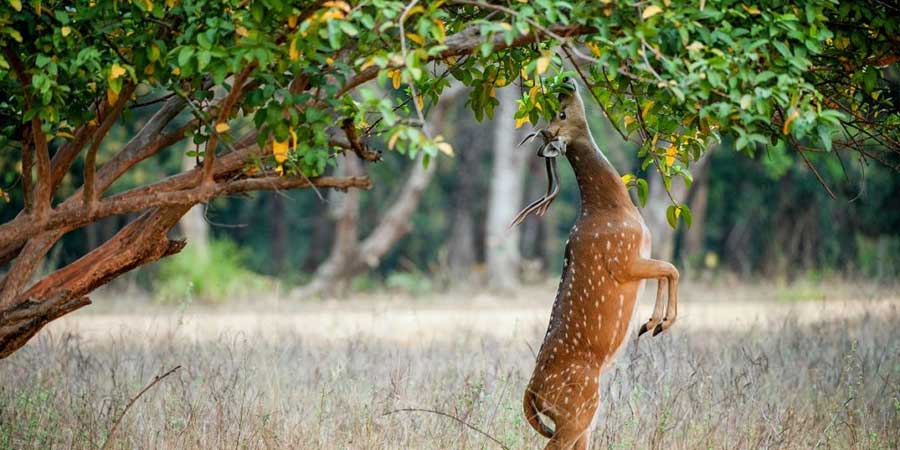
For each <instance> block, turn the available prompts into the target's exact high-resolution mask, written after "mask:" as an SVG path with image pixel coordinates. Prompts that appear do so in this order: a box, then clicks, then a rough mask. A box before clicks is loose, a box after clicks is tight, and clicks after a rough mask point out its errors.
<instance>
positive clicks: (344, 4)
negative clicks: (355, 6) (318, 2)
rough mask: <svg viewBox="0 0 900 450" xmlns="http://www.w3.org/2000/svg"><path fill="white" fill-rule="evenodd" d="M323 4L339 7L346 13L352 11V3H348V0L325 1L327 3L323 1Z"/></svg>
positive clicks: (324, 5) (329, 6)
mask: <svg viewBox="0 0 900 450" xmlns="http://www.w3.org/2000/svg"><path fill="white" fill-rule="evenodd" d="M322 6H323V7H325V8H337V9H340V10H342V11H344V12H346V13H349V12H350V5H348V4H347V2H342V1H336V2H325V3H322Z"/></svg>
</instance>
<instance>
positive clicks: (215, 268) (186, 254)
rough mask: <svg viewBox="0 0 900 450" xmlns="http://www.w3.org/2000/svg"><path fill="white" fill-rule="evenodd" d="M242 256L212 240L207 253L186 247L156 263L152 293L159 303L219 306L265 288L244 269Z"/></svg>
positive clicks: (264, 282)
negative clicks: (191, 301)
mask: <svg viewBox="0 0 900 450" xmlns="http://www.w3.org/2000/svg"><path fill="white" fill-rule="evenodd" d="M245 260H246V256H245V255H244V253H243V252H242V251H241V249H240V248H238V246H237V245H236V244H235V243H233V242H231V241H229V240H224V239H222V240H212V241H210V243H209V248H208V251H207V252H201V251H198V249H197V248H196V247H191V245H190V244H188V246H187V247H186V248H185V249H184V250H183V251H182V252H181V253H179V254H177V255H175V256H172V257H170V258H166V259H164V260H162V261H161V262H160V268H159V274H158V275H157V279H156V283H154V291H155V295H156V297H157V299H158V300H160V301H163V302H182V301H185V300H193V299H196V300H199V301H203V302H208V303H222V302H225V301H227V300H229V299H231V298H234V297H243V296H247V295H248V294H250V293H252V292H255V291H258V290H260V289H265V288H266V287H267V285H268V284H269V282H268V280H267V279H266V278H265V277H264V276H262V275H259V274H257V273H254V272H252V271H250V270H247V269H246V263H245Z"/></svg>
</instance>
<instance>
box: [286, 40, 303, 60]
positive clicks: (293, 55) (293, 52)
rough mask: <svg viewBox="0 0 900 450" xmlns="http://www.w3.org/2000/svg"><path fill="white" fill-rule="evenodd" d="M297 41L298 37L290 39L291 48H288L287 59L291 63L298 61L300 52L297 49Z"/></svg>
mask: <svg viewBox="0 0 900 450" xmlns="http://www.w3.org/2000/svg"><path fill="white" fill-rule="evenodd" d="M297 40H298V37H297V36H294V39H291V46H290V48H288V57H289V58H290V59H291V61H296V60H298V59H300V50H299V49H298V48H297Z"/></svg>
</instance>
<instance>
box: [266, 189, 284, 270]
mask: <svg viewBox="0 0 900 450" xmlns="http://www.w3.org/2000/svg"><path fill="white" fill-rule="evenodd" d="M284 203H285V202H284V194H282V193H280V192H275V193H272V194H270V195H269V226H270V227H271V228H270V233H271V236H272V240H271V241H270V242H269V248H270V249H271V254H272V271H273V273H275V274H281V273H283V271H284V268H285V263H286V262H287V256H288V255H287V249H288V245H289V243H288V224H287V216H286V215H285V205H284Z"/></svg>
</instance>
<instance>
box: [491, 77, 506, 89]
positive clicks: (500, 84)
mask: <svg viewBox="0 0 900 450" xmlns="http://www.w3.org/2000/svg"><path fill="white" fill-rule="evenodd" d="M494 86H497V87H503V86H506V78H497V80H496V81H494Z"/></svg>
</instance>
